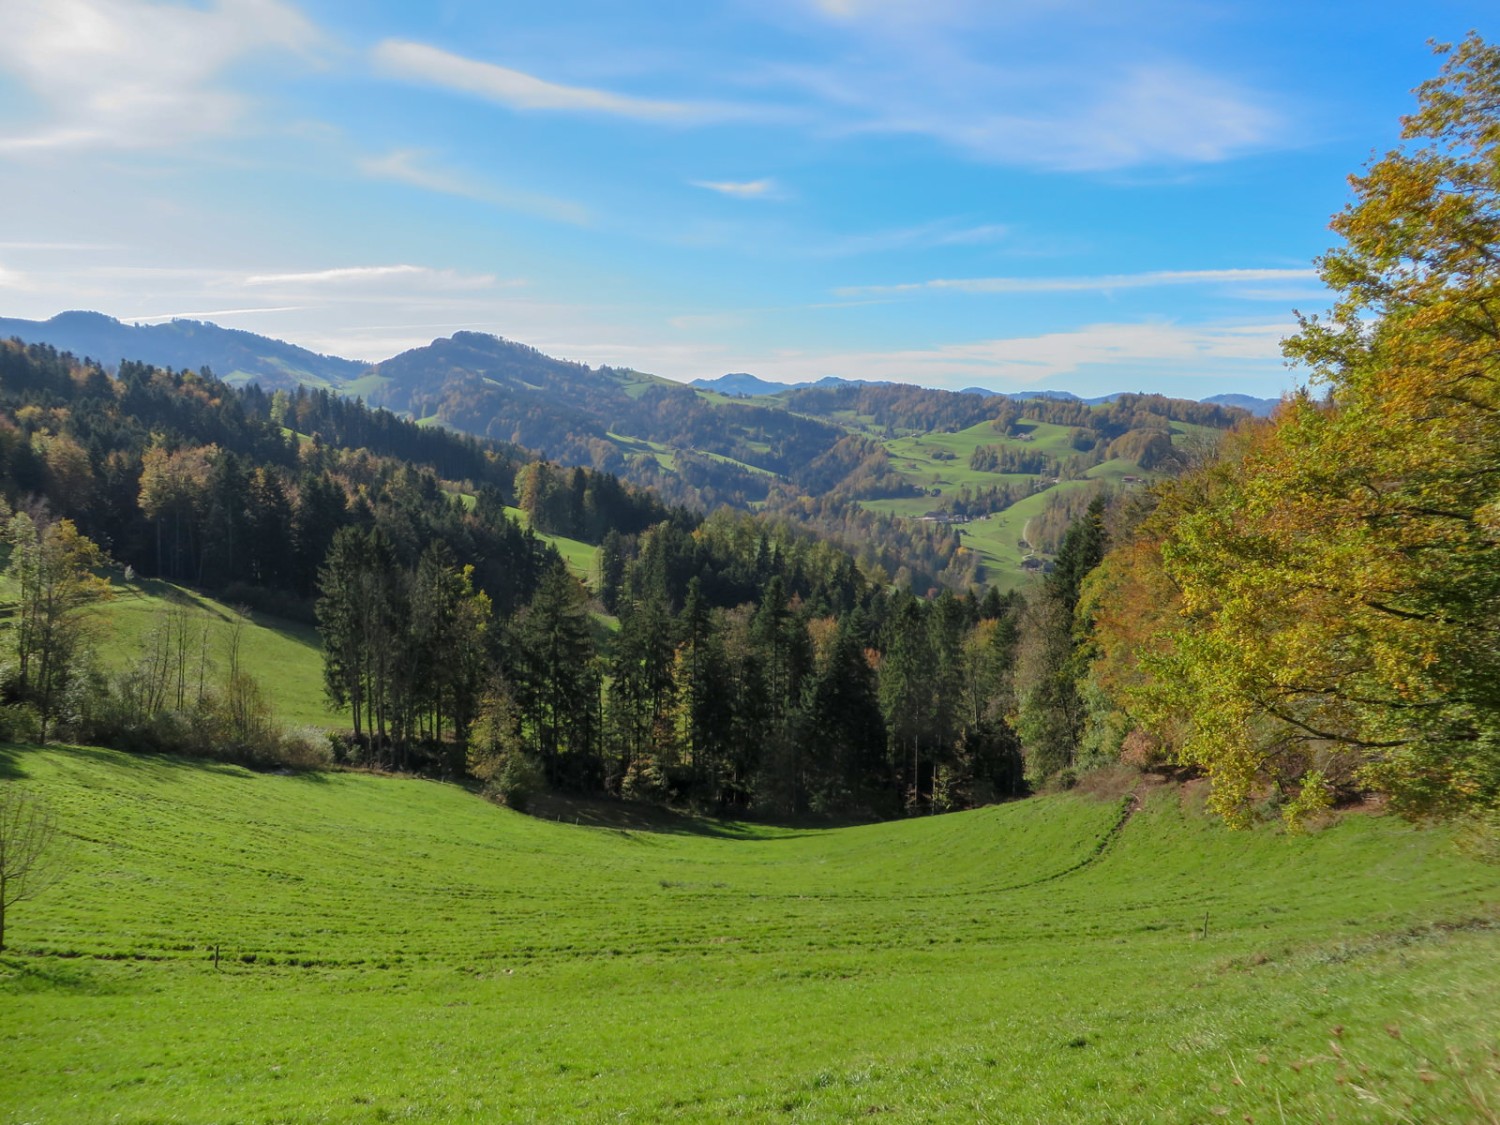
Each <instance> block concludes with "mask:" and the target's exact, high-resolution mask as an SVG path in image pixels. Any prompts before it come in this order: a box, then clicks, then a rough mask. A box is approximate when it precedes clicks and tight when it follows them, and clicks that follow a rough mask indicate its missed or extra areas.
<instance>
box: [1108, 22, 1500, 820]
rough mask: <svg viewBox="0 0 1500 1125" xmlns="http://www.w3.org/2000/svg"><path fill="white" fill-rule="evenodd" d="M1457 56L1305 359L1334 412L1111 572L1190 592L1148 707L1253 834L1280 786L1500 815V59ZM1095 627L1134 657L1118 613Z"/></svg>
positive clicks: (1375, 187) (1312, 331)
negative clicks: (1257, 813) (1261, 802)
mask: <svg viewBox="0 0 1500 1125" xmlns="http://www.w3.org/2000/svg"><path fill="white" fill-rule="evenodd" d="M1439 51H1440V53H1442V54H1443V55H1445V56H1446V60H1445V62H1444V65H1443V67H1442V71H1441V73H1440V75H1439V76H1438V77H1437V78H1435V79H1433V80H1432V81H1430V82H1428V83H1425V84H1424V85H1423V86H1422V87H1421V88H1420V89H1419V91H1418V95H1419V103H1420V104H1419V109H1418V112H1417V113H1416V114H1414V115H1413V116H1411V117H1409V118H1408V119H1407V120H1406V122H1405V129H1404V137H1405V140H1406V142H1407V143H1406V144H1405V145H1404V146H1403V147H1402V148H1400V149H1398V150H1396V151H1393V152H1390V153H1388V154H1386V155H1385V156H1384V157H1382V158H1381V159H1379V160H1378V161H1376V162H1375V163H1374V164H1372V165H1371V166H1370V168H1369V169H1368V170H1367V171H1366V172H1365V173H1364V174H1362V175H1359V176H1356V177H1354V178H1353V180H1352V184H1353V187H1354V192H1355V198H1354V200H1353V202H1352V203H1351V204H1350V205H1349V206H1348V207H1347V208H1346V209H1345V210H1344V211H1343V213H1341V214H1340V215H1338V216H1336V217H1335V219H1334V221H1333V228H1334V230H1335V231H1336V232H1337V233H1339V234H1340V235H1341V236H1342V237H1343V239H1344V243H1343V245H1342V246H1340V247H1339V248H1337V249H1335V250H1333V251H1330V252H1329V253H1328V254H1327V255H1326V256H1325V257H1324V258H1323V259H1322V262H1321V267H1322V275H1323V278H1324V281H1325V282H1326V283H1327V284H1328V286H1329V287H1330V288H1331V289H1333V290H1334V292H1335V293H1336V294H1337V295H1338V299H1337V302H1336V303H1335V305H1334V307H1333V309H1332V311H1331V313H1330V314H1329V316H1328V317H1327V318H1326V319H1320V318H1317V317H1307V318H1304V319H1303V321H1302V327H1301V331H1300V332H1299V333H1298V334H1297V335H1296V336H1294V337H1293V338H1292V339H1290V340H1289V341H1287V344H1286V351H1287V354H1288V356H1289V357H1291V358H1293V359H1295V360H1298V361H1301V362H1303V363H1305V364H1307V365H1308V366H1309V367H1310V368H1311V370H1312V373H1313V380H1314V383H1315V384H1317V385H1321V386H1323V387H1326V389H1327V396H1326V399H1324V400H1323V401H1316V400H1314V399H1313V398H1312V397H1311V395H1310V394H1306V393H1305V394H1303V395H1300V396H1298V397H1297V398H1295V399H1293V400H1292V401H1290V402H1288V403H1287V404H1285V405H1284V406H1283V408H1282V410H1281V412H1280V414H1279V415H1278V417H1277V419H1276V422H1275V424H1274V425H1273V426H1270V427H1266V428H1264V429H1259V430H1255V431H1252V432H1249V433H1246V434H1243V435H1241V436H1240V437H1239V438H1238V439H1236V440H1235V442H1233V443H1231V446H1232V448H1231V449H1230V450H1229V451H1228V452H1227V453H1226V454H1225V455H1224V456H1223V457H1221V458H1220V459H1219V461H1218V463H1217V464H1215V465H1213V466H1211V467H1208V468H1206V469H1204V470H1202V471H1200V472H1199V473H1196V474H1193V475H1192V477H1191V478H1190V480H1189V481H1188V482H1185V483H1183V484H1180V485H1176V486H1173V487H1172V488H1170V489H1168V490H1167V491H1166V492H1165V493H1164V495H1165V496H1167V497H1169V498H1170V499H1171V503H1170V504H1169V505H1167V506H1166V507H1164V508H1163V509H1162V510H1161V511H1160V512H1159V513H1158V514H1157V515H1156V516H1153V518H1152V519H1151V520H1149V521H1147V525H1146V528H1145V530H1146V531H1147V533H1148V534H1149V535H1152V536H1155V537H1156V539H1157V542H1156V543H1155V544H1154V545H1152V546H1150V547H1148V548H1143V547H1142V546H1141V545H1140V544H1136V545H1135V546H1133V547H1131V548H1129V549H1130V550H1133V551H1135V552H1137V559H1136V563H1135V564H1130V565H1122V564H1121V563H1120V561H1119V556H1118V554H1117V556H1116V559H1115V561H1113V562H1112V563H1111V564H1110V565H1109V566H1108V567H1106V572H1107V573H1111V574H1114V575H1117V576H1118V575H1119V574H1120V573H1122V572H1123V571H1125V570H1133V572H1134V578H1133V579H1132V580H1131V582H1130V583H1126V584H1125V585H1124V586H1123V587H1121V589H1122V590H1134V591H1135V593H1134V594H1133V595H1131V596H1133V597H1134V598H1135V599H1136V600H1137V601H1139V600H1141V597H1142V596H1143V595H1145V596H1149V591H1150V590H1152V589H1166V588H1171V589H1175V590H1176V591H1179V592H1180V602H1176V603H1175V605H1174V609H1175V612H1173V613H1172V614H1171V615H1170V616H1166V617H1163V616H1161V615H1155V617H1154V621H1153V627H1152V629H1151V631H1150V633H1149V635H1148V636H1146V637H1144V638H1142V643H1141V645H1140V646H1139V648H1140V657H1139V667H1140V670H1141V671H1142V672H1143V673H1144V682H1143V683H1142V684H1140V685H1138V686H1137V688H1136V689H1133V691H1134V704H1135V706H1136V707H1137V708H1138V713H1139V714H1140V715H1141V716H1143V717H1145V718H1148V719H1155V720H1156V721H1157V722H1158V723H1162V722H1165V721H1168V720H1172V719H1175V720H1176V721H1177V722H1179V723H1180V724H1181V744H1180V749H1179V753H1180V754H1181V755H1182V756H1183V757H1184V758H1186V759H1187V760H1190V761H1193V762H1196V763H1198V764H1200V765H1202V766H1204V767H1205V768H1206V769H1207V770H1208V771H1209V772H1210V774H1211V775H1212V776H1213V778H1214V782H1215V795H1214V798H1213V800H1214V803H1215V805H1216V807H1218V809H1219V810H1220V811H1221V812H1222V813H1224V814H1225V815H1226V816H1227V817H1229V818H1230V819H1231V820H1234V821H1243V820H1244V819H1245V818H1246V817H1247V815H1248V808H1249V805H1250V803H1251V801H1252V798H1253V797H1254V796H1255V795H1256V794H1257V793H1258V792H1260V790H1261V788H1262V787H1263V786H1264V785H1266V784H1268V783H1270V784H1279V783H1287V782H1290V783H1292V784H1293V787H1294V788H1296V789H1298V790H1300V793H1299V795H1298V796H1297V797H1296V799H1295V800H1294V801H1293V803H1292V806H1291V807H1292V809H1293V811H1294V813H1296V812H1305V811H1307V810H1309V809H1311V808H1314V807H1316V806H1318V805H1319V804H1322V803H1325V802H1326V801H1327V800H1328V799H1329V797H1330V795H1331V793H1332V791H1333V790H1335V789H1337V788H1339V787H1340V786H1342V785H1347V786H1350V787H1374V788H1378V789H1381V790H1383V791H1385V792H1387V793H1389V794H1390V795H1391V796H1392V798H1393V800H1394V801H1395V802H1396V804H1397V806H1398V807H1399V808H1401V809H1403V810H1405V811H1407V812H1409V813H1412V814H1426V813H1444V812H1454V811H1460V810H1472V809H1475V808H1481V809H1482V808H1485V807H1493V806H1494V805H1495V804H1496V803H1497V802H1500V752H1497V743H1500V566H1497V565H1496V564H1497V561H1500V556H1497V547H1500V488H1497V484H1496V478H1495V466H1496V465H1497V464H1500V251H1497V248H1500V50H1497V49H1496V48H1494V47H1491V46H1489V45H1487V44H1485V43H1484V42H1483V41H1482V40H1480V39H1479V38H1478V37H1475V36H1471V37H1470V38H1469V39H1467V40H1465V42H1464V43H1462V44H1461V45H1459V46H1458V47H1457V48H1453V49H1450V48H1447V47H1443V48H1439ZM1105 600H1106V601H1107V600H1108V599H1107V598H1106V599H1105ZM1096 617H1097V619H1098V620H1100V621H1101V623H1102V625H1101V627H1102V628H1103V629H1105V630H1106V631H1110V630H1113V633H1114V635H1115V637H1116V644H1115V648H1116V649H1118V647H1119V645H1118V639H1119V638H1121V637H1123V636H1124V635H1125V631H1124V630H1122V628H1121V626H1120V625H1119V624H1118V621H1119V619H1121V618H1122V617H1123V615H1121V614H1116V615H1115V617H1114V621H1115V623H1114V624H1111V619H1110V616H1109V615H1108V614H1107V613H1101V612H1099V611H1098V610H1096ZM1105 650H1106V651H1109V646H1108V645H1106V646H1105Z"/></svg>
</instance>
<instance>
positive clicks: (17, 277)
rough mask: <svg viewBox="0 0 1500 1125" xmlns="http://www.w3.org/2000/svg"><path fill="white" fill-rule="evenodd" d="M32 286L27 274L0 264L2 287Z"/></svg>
mask: <svg viewBox="0 0 1500 1125" xmlns="http://www.w3.org/2000/svg"><path fill="white" fill-rule="evenodd" d="M27 288H30V285H29V283H28V282H27V279H26V275H25V274H23V273H18V272H17V271H15V270H10V269H6V268H5V267H4V266H0V289H27Z"/></svg>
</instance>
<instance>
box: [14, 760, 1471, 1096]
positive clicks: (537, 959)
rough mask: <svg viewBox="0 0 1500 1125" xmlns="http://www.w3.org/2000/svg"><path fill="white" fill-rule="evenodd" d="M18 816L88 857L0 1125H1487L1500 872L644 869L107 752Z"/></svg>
mask: <svg viewBox="0 0 1500 1125" xmlns="http://www.w3.org/2000/svg"><path fill="white" fill-rule="evenodd" d="M0 775H3V776H5V777H7V778H9V779H11V780H15V779H23V780H24V781H25V782H26V783H27V784H28V785H30V786H33V787H34V788H36V789H38V790H40V791H42V792H44V793H45V794H46V795H47V796H48V797H49V799H50V800H51V801H52V802H53V804H54V805H55V806H56V807H57V809H58V812H59V815H60V817H61V818H62V820H63V823H64V825H65V827H66V830H67V832H68V834H69V836H70V839H69V844H70V854H69V858H68V864H67V870H68V874H67V877H66V878H65V880H64V881H63V882H62V883H61V884H59V885H58V886H56V887H54V888H53V889H52V890H51V891H49V892H48V893H47V894H46V895H45V896H44V897H41V898H39V899H37V900H36V901H34V902H30V903H24V904H22V906H21V907H19V908H17V909H16V910H15V911H14V912H13V917H12V919H11V928H10V933H9V937H10V943H11V948H10V949H9V950H8V951H7V952H6V953H5V954H3V955H0V996H3V999H0V1010H3V1011H4V1013H5V1017H4V1019H3V1021H0V1052H3V1058H4V1059H5V1065H4V1067H3V1068H0V1120H3V1121H5V1122H10V1123H20V1122H29V1123H37V1125H45V1123H53V1122H57V1123H62V1122H67V1123H73V1122H96V1121H97V1122H104V1121H110V1122H121V1123H134V1125H144V1123H147V1122H152V1123H157V1122H247V1123H248V1122H299V1123H301V1122H377V1121H464V1122H491V1121H606V1120H607V1121H636V1122H654V1121H673V1120H692V1121H722V1120H743V1121H768V1120H775V1121H796V1122H806V1121H836V1120H838V1121H846V1120H853V1119H855V1118H861V1119H863V1118H866V1117H869V1118H871V1119H874V1120H884V1121H954V1122H973V1121H995V1122H1001V1121H1004V1122H1105V1121H1115V1122H1141V1121H1152V1122H1207V1121H1214V1120H1221V1119H1222V1120H1230V1121H1244V1120H1250V1121H1261V1122H1277V1121H1288V1122H1305V1121H1315V1120H1327V1121H1340V1122H1342V1121H1366V1120H1369V1121H1420V1122H1439V1121H1445V1122H1446V1121H1454V1122H1457V1121H1470V1120H1486V1119H1487V1118H1485V1117H1483V1116H1482V1113H1481V1109H1482V1108H1483V1107H1488V1111H1489V1112H1491V1113H1492V1112H1493V1111H1494V1110H1495V1109H1496V1108H1500V1075H1497V1071H1496V1065H1497V1062H1496V1060H1497V1055H1496V1049H1497V1047H1500V1043H1497V1039H1496V1036H1497V1029H1500V972H1497V971H1496V964H1497V954H1500V929H1497V925H1500V922H1497V907H1496V903H1497V899H1500V887H1497V872H1496V869H1495V868H1493V867H1487V866H1483V865H1481V864H1479V863H1477V862H1474V861H1471V860H1468V859H1465V858H1464V857H1463V856H1462V855H1460V854H1459V853H1457V852H1456V851H1455V850H1454V848H1453V845H1452V842H1451V840H1450V838H1449V837H1448V835H1446V834H1445V833H1442V832H1437V831H1419V830H1415V829H1412V828H1409V827H1406V826H1404V825H1402V824H1400V823H1398V822H1395V821H1393V820H1390V819H1386V818H1383V817H1377V816H1369V815H1355V816H1349V817H1347V818H1345V819H1344V820H1343V821H1342V822H1340V823H1338V824H1337V825H1335V826H1333V827H1330V828H1328V829H1325V830H1324V831H1322V832H1320V833H1317V834H1314V835H1311V836H1307V837H1298V838H1288V837H1284V836H1281V835H1279V834H1276V833H1275V832H1273V831H1272V830H1270V829H1263V830H1260V831H1255V832H1251V833H1246V834H1234V833H1230V832H1228V831H1226V830H1224V829H1223V828H1222V827H1220V826H1219V825H1218V824H1217V823H1215V822H1213V821H1211V820H1209V819H1207V818H1206V817H1205V816H1204V815H1203V814H1202V813H1201V812H1200V811H1198V804H1199V801H1200V799H1201V793H1197V792H1195V791H1193V790H1191V789H1189V790H1183V789H1177V788H1172V787H1164V788H1161V789H1158V790H1156V791H1154V792H1153V793H1151V794H1150V795H1148V796H1147V798H1146V799H1145V800H1144V802H1143V804H1142V805H1141V807H1140V809H1139V811H1136V812H1134V813H1133V815H1131V808H1132V806H1131V805H1130V804H1129V802H1128V799H1127V800H1126V801H1121V800H1119V799H1111V800H1091V799H1088V798H1083V797H1074V796H1064V797H1052V798H1043V799H1036V800H1031V801H1026V802H1020V803H1016V804H1011V805H1005V806H1000V807H995V808H989V809H984V810H980V811H977V812H972V813H963V814H957V815H952V816H947V817H937V818H929V819H921V820H914V821H906V822H900V823H893V824H884V825H875V826H869V827H859V828H844V829H823V830H792V829H777V828H766V827H757V826H751V825H744V824H732V823H716V822H696V821H688V820H682V821H673V820H670V819H664V818H659V819H658V820H657V825H658V827H659V828H660V829H662V830H660V831H642V830H635V829H624V828H607V827H604V828H592V827H577V826H574V825H572V824H566V823H553V822H549V821H543V820H536V819H531V818H527V817H523V816H520V815H518V814H515V813H512V812H508V811H505V810H502V809H498V808H495V807H493V806H490V805H488V804H486V803H485V802H483V801H481V800H480V799H478V798H476V797H474V796H472V795H470V794H468V793H466V792H464V791H463V790H461V789H457V788H455V787H451V786H446V785H441V784H436V783H433V782H427V781H415V780H397V779H391V778H380V777H372V776H364V775H356V774H327V775H308V776H292V777H281V776H270V775H257V774H253V773H250V772H247V771H245V770H241V769H238V768H233V767H226V766H203V765H195V764H192V763H189V762H184V761H177V760H170V759H161V758H131V757H127V756H124V755H120V754H116V753H113V752H107V751H98V750H87V749H57V748H53V749H47V750H45V751H42V750H37V749H34V748H26V747H11V748H6V749H0ZM4 783H5V784H9V783H11V781H6V782H4ZM1205 919H1206V931H1205ZM215 945H217V946H218V947H219V948H220V950H221V952H222V955H223V960H222V962H221V963H220V964H219V966H218V967H217V968H216V967H215V965H214V963H213V960H212V957H211V952H210V951H211V950H212V948H213V947H214V946H215ZM1488 1119H1493V1118H1488Z"/></svg>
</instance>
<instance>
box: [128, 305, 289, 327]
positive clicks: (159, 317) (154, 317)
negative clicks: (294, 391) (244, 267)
mask: <svg viewBox="0 0 1500 1125" xmlns="http://www.w3.org/2000/svg"><path fill="white" fill-rule="evenodd" d="M305 307H306V306H305V305H275V306H272V307H270V308H252V309H199V310H197V311H194V312H174V313H153V314H151V315H150V316H123V317H121V318H120V319H121V320H123V321H125V322H126V323H127V324H160V323H162V322H163V321H168V320H198V319H202V318H207V317H220V318H223V317H231V316H251V315H254V314H257V313H287V312H301V311H302V310H303V309H304V308H305Z"/></svg>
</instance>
